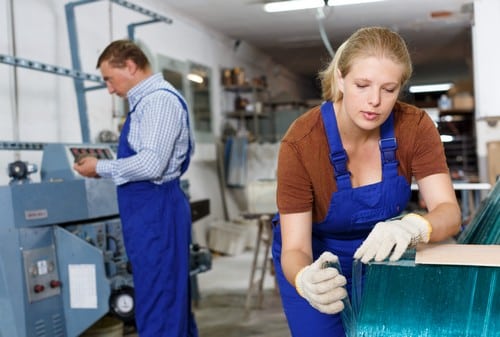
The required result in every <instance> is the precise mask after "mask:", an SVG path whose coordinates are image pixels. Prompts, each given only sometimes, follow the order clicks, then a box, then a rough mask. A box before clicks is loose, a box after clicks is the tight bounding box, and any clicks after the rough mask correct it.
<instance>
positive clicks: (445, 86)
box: [409, 83, 453, 94]
mask: <svg viewBox="0 0 500 337" xmlns="http://www.w3.org/2000/svg"><path fill="white" fill-rule="evenodd" d="M452 87H453V83H439V84H425V85H412V86H410V89H409V90H410V92H411V93H412V94H416V93H421V92H436V91H448V90H450V89H451V88H452Z"/></svg>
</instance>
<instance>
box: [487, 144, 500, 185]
mask: <svg viewBox="0 0 500 337" xmlns="http://www.w3.org/2000/svg"><path fill="white" fill-rule="evenodd" d="M487 148H488V177H489V180H490V181H489V182H490V184H491V186H493V185H495V183H496V181H497V179H498V178H499V177H500V140H499V141H493V142H488V144H487Z"/></svg>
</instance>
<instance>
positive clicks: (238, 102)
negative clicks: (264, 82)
mask: <svg viewBox="0 0 500 337" xmlns="http://www.w3.org/2000/svg"><path fill="white" fill-rule="evenodd" d="M223 91H224V99H223V103H224V104H225V109H224V116H225V118H226V120H229V121H236V122H235V123H236V129H237V130H241V129H245V130H247V131H248V132H249V133H250V135H251V136H250V140H255V141H258V142H262V141H264V140H268V138H269V137H270V135H269V134H267V133H269V132H270V133H272V134H273V133H274V127H273V125H272V124H273V119H272V118H270V117H271V115H270V112H269V111H266V110H264V106H265V103H266V102H267V101H268V99H269V97H268V96H269V93H268V90H267V88H265V87H263V86H257V85H250V84H245V85H230V86H224V87H223ZM263 123H265V124H271V128H270V130H267V129H269V128H267V127H265V128H263V126H264V125H263ZM262 130H266V135H264V134H263V133H262Z"/></svg>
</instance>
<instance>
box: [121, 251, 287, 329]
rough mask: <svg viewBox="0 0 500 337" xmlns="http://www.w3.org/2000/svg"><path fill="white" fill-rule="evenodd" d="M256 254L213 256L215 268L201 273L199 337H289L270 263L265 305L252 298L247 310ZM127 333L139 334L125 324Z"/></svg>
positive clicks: (197, 312) (265, 280)
mask: <svg viewBox="0 0 500 337" xmlns="http://www.w3.org/2000/svg"><path fill="white" fill-rule="evenodd" d="M253 254H254V253H253V251H245V252H244V253H242V254H238V255H236V256H214V257H213V261H212V269H211V270H210V271H208V272H205V273H202V274H199V275H198V286H199V290H200V299H199V301H198V303H197V306H196V307H195V308H194V314H195V317H196V322H197V325H198V331H199V336H200V337H221V336H224V337H264V336H265V337H290V332H289V330H288V326H287V323H286V320H285V316H284V314H283V310H282V307H281V300H280V297H279V295H278V293H277V290H276V288H275V284H274V278H273V276H272V275H271V272H270V270H269V264H268V270H266V273H265V277H264V286H263V289H264V292H263V294H264V296H263V301H262V307H261V308H257V306H258V301H257V298H252V302H251V303H252V305H251V309H250V310H246V309H245V303H246V295H247V291H248V285H249V279H250V270H251V266H252V261H253ZM261 260H262V257H261ZM124 336H126V337H137V334H136V333H135V332H134V331H133V330H131V329H130V328H128V327H126V328H125V332H124Z"/></svg>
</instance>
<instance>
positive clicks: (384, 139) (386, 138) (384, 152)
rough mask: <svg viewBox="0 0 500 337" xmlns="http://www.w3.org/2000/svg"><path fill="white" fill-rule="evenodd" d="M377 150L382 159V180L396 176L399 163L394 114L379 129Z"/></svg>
mask: <svg viewBox="0 0 500 337" xmlns="http://www.w3.org/2000/svg"><path fill="white" fill-rule="evenodd" d="M379 148H380V154H381V159H382V178H385V177H394V176H397V175H398V165H399V162H398V160H397V159H396V149H397V148H398V143H397V141H396V137H395V136H394V112H392V113H391V114H390V115H389V118H387V120H386V121H385V122H384V124H382V125H381V127H380V140H379Z"/></svg>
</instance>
